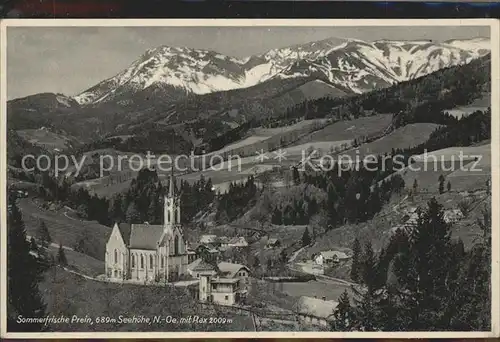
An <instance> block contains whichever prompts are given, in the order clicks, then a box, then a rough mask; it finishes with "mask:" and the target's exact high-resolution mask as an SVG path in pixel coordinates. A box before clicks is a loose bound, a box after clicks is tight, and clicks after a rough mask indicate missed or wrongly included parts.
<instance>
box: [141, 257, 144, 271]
mask: <svg viewBox="0 0 500 342" xmlns="http://www.w3.org/2000/svg"><path fill="white" fill-rule="evenodd" d="M141 268H144V255H142V254H141Z"/></svg>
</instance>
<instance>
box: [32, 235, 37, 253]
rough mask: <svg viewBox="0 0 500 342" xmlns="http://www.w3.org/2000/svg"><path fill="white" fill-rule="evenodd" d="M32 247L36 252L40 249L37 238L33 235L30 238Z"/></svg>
mask: <svg viewBox="0 0 500 342" xmlns="http://www.w3.org/2000/svg"><path fill="white" fill-rule="evenodd" d="M30 249H31V250H32V251H34V252H37V251H38V245H37V243H36V240H35V238H34V237H33V236H32V237H31V239H30Z"/></svg>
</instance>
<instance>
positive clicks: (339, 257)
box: [314, 250, 349, 265]
mask: <svg viewBox="0 0 500 342" xmlns="http://www.w3.org/2000/svg"><path fill="white" fill-rule="evenodd" d="M347 259H349V256H347V254H345V253H344V252H340V251H332V250H330V251H324V252H319V253H318V254H316V255H315V256H314V262H315V263H316V264H317V265H330V264H335V263H338V262H339V261H344V260H347Z"/></svg>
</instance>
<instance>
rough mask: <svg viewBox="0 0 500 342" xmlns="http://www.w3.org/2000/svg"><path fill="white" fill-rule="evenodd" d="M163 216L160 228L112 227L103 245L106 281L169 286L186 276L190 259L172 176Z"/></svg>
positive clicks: (120, 225) (128, 225)
mask: <svg viewBox="0 0 500 342" xmlns="http://www.w3.org/2000/svg"><path fill="white" fill-rule="evenodd" d="M163 215H164V223H163V224H162V225H152V224H149V223H147V222H146V223H143V224H129V223H115V225H114V226H113V230H112V232H111V235H110V237H109V239H108V242H107V244H106V255H105V275H106V277H107V278H108V279H111V280H135V281H144V282H154V281H163V282H168V281H169V279H175V278H177V277H179V276H181V275H183V274H186V273H187V265H188V260H189V257H188V252H187V248H186V242H185V239H184V236H183V228H182V225H181V223H180V222H181V204H180V197H179V195H178V194H177V191H176V184H175V178H174V176H173V175H172V176H171V177H170V187H169V193H168V195H166V196H165V197H164V209H163Z"/></svg>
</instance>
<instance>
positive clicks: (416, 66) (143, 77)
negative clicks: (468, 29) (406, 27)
mask: <svg viewBox="0 0 500 342" xmlns="http://www.w3.org/2000/svg"><path fill="white" fill-rule="evenodd" d="M488 46H489V38H472V39H466V40H463V39H454V40H449V41H446V42H438V43H435V42H432V41H425V40H419V41H390V40H378V41H374V42H364V41H361V40H357V39H339V38H329V39H324V40H320V41H315V42H310V43H305V44H298V45H294V46H290V47H283V48H276V49H271V50H269V51H267V52H265V53H263V54H257V55H252V56H249V57H246V58H235V57H231V56H227V55H224V54H221V53H218V52H216V51H210V50H204V49H194V48H188V47H170V46H159V47H157V48H152V49H148V50H147V51H146V52H145V53H143V54H142V55H141V56H140V57H139V58H138V59H137V60H135V61H134V62H133V63H132V64H131V65H130V66H129V67H128V68H126V69H124V70H123V71H121V72H120V73H118V74H116V75H115V76H113V77H110V78H108V79H106V80H103V81H101V82H99V83H98V84H96V85H94V86H93V87H90V88H89V89H87V90H85V91H83V92H82V93H80V94H78V95H76V96H74V97H73V99H74V100H76V101H77V102H78V103H79V104H80V105H84V106H85V105H95V104H99V103H102V102H109V101H113V99H117V98H121V97H130V96H131V95H133V94H135V93H137V92H138V91H144V90H146V89H148V88H149V87H150V86H155V85H156V86H158V84H163V85H169V86H171V87H173V88H175V89H176V91H177V92H180V93H182V92H185V93H186V94H188V93H192V94H207V93H212V92H217V91H227V90H233V89H244V88H248V87H251V86H254V85H256V84H259V83H262V82H265V81H267V80H269V79H272V78H276V77H277V78H293V77H304V76H308V75H310V74H317V75H318V76H320V77H323V78H324V77H326V79H327V80H328V81H329V82H330V83H331V84H332V85H334V86H336V87H339V88H341V89H343V90H347V91H348V92H352V93H362V92H364V91H368V90H372V89H373V88H374V87H375V88H381V87H385V86H389V85H391V84H394V83H395V82H401V81H404V80H408V79H411V78H415V77H419V76H422V75H425V74H428V73H430V72H433V71H436V70H438V69H440V68H443V67H446V66H453V65H457V64H463V63H467V62H470V60H472V59H475V58H478V57H481V56H482V55H484V54H486V53H487V52H488V51H487V50H486V48H485V47H488ZM467 47H468V49H467ZM398 58H399V60H398ZM371 60H373V61H371ZM426 61H427V62H426ZM410 64H411V65H410ZM367 70H368V71H367ZM404 71H406V73H405V72H404Z"/></svg>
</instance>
